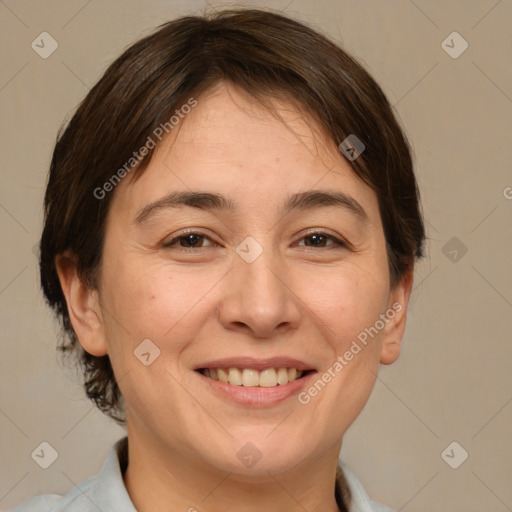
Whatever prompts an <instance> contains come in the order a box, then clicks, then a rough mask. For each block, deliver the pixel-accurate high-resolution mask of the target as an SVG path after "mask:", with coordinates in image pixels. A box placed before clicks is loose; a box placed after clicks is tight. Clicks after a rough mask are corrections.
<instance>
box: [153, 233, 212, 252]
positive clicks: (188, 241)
mask: <svg viewBox="0 0 512 512" xmlns="http://www.w3.org/2000/svg"><path fill="white" fill-rule="evenodd" d="M205 240H210V239H209V238H208V237H207V236H206V235H203V234H202V233H198V232H195V231H194V232H189V233H185V234H181V235H179V236H177V237H175V238H173V239H172V240H170V241H169V242H165V243H164V244H163V247H166V248H169V247H173V246H177V248H178V249H181V248H182V249H202V248H203V247H205V246H204V245H202V242H203V241H205Z"/></svg>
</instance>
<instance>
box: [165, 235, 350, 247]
mask: <svg viewBox="0 0 512 512" xmlns="http://www.w3.org/2000/svg"><path fill="white" fill-rule="evenodd" d="M190 235H198V236H200V237H203V238H207V239H208V240H210V241H212V240H211V238H210V237H209V236H208V235H206V234H205V233H202V232H201V231H194V230H190V231H184V232H183V233H181V234H180V235H179V236H177V237H174V238H173V239H172V240H169V242H165V243H164V244H163V245H162V246H163V247H164V248H165V249H170V248H171V247H172V246H173V245H175V242H178V241H179V240H181V239H186V238H187V236H190ZM313 235H320V236H322V237H325V238H327V239H329V240H332V241H333V242H334V243H335V245H334V246H330V247H331V248H333V249H346V248H348V245H347V244H346V243H345V242H343V241H342V240H340V239H338V238H336V237H334V236H332V235H330V234H328V233H326V232H324V231H310V232H309V233H306V234H305V235H304V236H302V237H301V238H300V239H299V240H303V239H305V238H308V237H311V236H313ZM336 246H337V247H336ZM309 248H312V249H314V248H315V247H314V246H309ZM320 248H321V249H328V248H329V246H327V247H320ZM201 249H206V247H199V248H196V249H194V247H176V249H175V250H178V251H182V252H191V251H192V252H198V251H200V250H201Z"/></svg>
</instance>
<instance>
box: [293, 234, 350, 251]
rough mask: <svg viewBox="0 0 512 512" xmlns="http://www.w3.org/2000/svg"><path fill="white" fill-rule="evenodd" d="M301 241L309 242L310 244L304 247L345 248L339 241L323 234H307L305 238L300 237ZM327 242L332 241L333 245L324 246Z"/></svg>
mask: <svg viewBox="0 0 512 512" xmlns="http://www.w3.org/2000/svg"><path fill="white" fill-rule="evenodd" d="M301 240H309V241H310V243H305V244H304V245H305V246H306V247H329V246H331V247H336V246H339V247H346V244H345V243H344V242H342V241H341V240H339V239H337V238H335V237H333V236H331V235H328V234H326V233H323V232H313V233H308V234H307V235H306V236H304V237H302V238H301ZM329 240H331V241H333V242H334V243H333V244H329V245H326V244H327V242H328V241H329Z"/></svg>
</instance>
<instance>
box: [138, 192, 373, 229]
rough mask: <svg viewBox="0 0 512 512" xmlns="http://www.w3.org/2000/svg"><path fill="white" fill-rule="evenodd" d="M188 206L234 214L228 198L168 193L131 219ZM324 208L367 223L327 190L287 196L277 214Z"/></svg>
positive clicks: (353, 205)
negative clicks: (350, 215)
mask: <svg viewBox="0 0 512 512" xmlns="http://www.w3.org/2000/svg"><path fill="white" fill-rule="evenodd" d="M183 206H188V207H192V208H199V209H201V210H206V211H208V210H216V211H226V212H235V211H236V203H235V201H234V200H233V199H232V198H231V197H229V196H224V195H222V194H218V193H212V192H199V191H185V192H171V193H170V194H168V195H166V196H164V197H162V198H160V199H157V200H156V201H154V202H152V203H149V204H148V205H146V206H144V207H143V208H142V209H141V210H140V211H139V213H138V215H137V217H136V218H135V221H134V223H135V224H143V223H145V222H147V221H148V220H149V219H150V217H152V216H153V215H154V214H155V213H157V212H158V211H161V210H167V209H172V208H181V207H183ZM326 206H337V207H340V208H343V209H344V210H346V211H347V212H349V213H351V214H352V215H354V216H355V217H356V218H357V219H358V220H360V221H362V222H363V223H366V222H368V220H369V217H368V214H367V213H366V211H365V210H364V208H363V207H362V206H361V204H360V203H358V202H357V201H356V200H355V199H354V198H353V197H351V196H349V195H347V194H345V193H344V192H333V191H328V190H308V191H307V192H299V193H296V194H292V195H291V196H289V197H288V198H287V200H286V202H285V203H284V205H283V206H282V207H281V208H280V214H281V215H283V216H284V215H286V214H287V213H290V212H292V211H303V210H311V209H313V208H320V207H326Z"/></svg>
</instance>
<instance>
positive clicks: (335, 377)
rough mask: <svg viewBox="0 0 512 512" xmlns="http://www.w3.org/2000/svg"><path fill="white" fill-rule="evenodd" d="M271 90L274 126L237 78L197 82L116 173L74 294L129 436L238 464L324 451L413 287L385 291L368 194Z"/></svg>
mask: <svg viewBox="0 0 512 512" xmlns="http://www.w3.org/2000/svg"><path fill="white" fill-rule="evenodd" d="M277 105H278V106H279V112H280V114H281V115H282V117H283V119H284V120H285V121H286V123H283V122H281V121H279V120H278V119H276V118H275V117H273V116H272V115H271V114H270V113H269V112H268V111H266V110H265V109H263V108H262V107H261V106H258V104H257V103H255V102H254V101H253V100H252V99H251V98H250V97H248V96H247V95H246V94H245V93H243V92H241V91H239V90H238V89H236V88H234V87H233V86H226V85H225V84H220V85H218V86H217V87H215V88H214V89H211V90H210V91H208V93H206V94H204V95H203V96H201V97H198V98H197V106H195V107H194V108H193V109H191V111H190V113H189V114H188V115H187V116H186V117H185V118H184V119H182V120H181V121H180V123H181V124H180V125H179V126H178V127H175V128H174V129H173V131H172V132H171V133H170V136H169V137H168V139H167V140H165V139H164V141H163V142H162V143H161V144H160V145H159V146H158V148H157V151H156V153H155V154H154V157H153V159H152V161H151V163H150V165H149V167H148V168H147V170H146V171H145V172H144V173H143V174H142V175H141V176H140V177H139V178H138V179H137V180H133V179H132V177H130V176H129V177H126V178H125V179H124V180H123V181H122V182H121V183H120V184H119V185H118V186H117V187H116V190H115V196H114V198H113V202H112V204H111V209H110V212H109V216H108V220H107V227H106V236H105V245H104V252H103V257H102V265H101V272H100V279H99V286H98V290H95V291H89V292H84V294H83V297H85V298H84V304H85V303H86V304H88V305H89V306H90V314H89V316H87V315H83V317H80V314H78V313H77V312H76V311H75V310H77V309H78V308H70V309H72V311H71V315H72V320H73V324H74V326H75V330H76V331H77V334H78V337H79V339H80V342H81V343H82V345H83V346H84V348H85V349H86V350H87V351H89V352H91V353H93V354H95V355H102V354H106V353H108V354H109V356H110V358H111V361H112V365H113V368H114V372H115V376H116V378H117V380H118V383H119V387H120V388H121V391H122V393H123V395H124V400H125V404H126V412H127V423H128V434H129V436H132V437H131V438H133V439H135V438H137V439H141V440H142V439H146V440H148V439H151V440H153V443H154V444H156V445H158V446H160V447H161V448H162V450H163V451H164V452H165V451H168V453H171V452H172V453H173V454H174V455H175V456H182V457H183V459H184V460H185V459H186V460H188V461H191V462H193V461H198V463H199V461H201V464H202V465H208V466H211V467H212V468H216V469H219V470H222V471H230V472H232V473H236V474H240V475H242V474H244V473H248V472H250V473H251V475H255V474H257V473H258V472H260V473H261V474H263V473H265V472H266V471H270V472H273V471H276V470H281V471H283V470H286V469H287V468H292V467H295V466H296V465H297V464H299V465H300V464H312V463H313V462H314V461H315V460H319V459H320V458H322V457H324V456H326V454H327V453H331V454H332V453H335V454H336V457H337V454H338V452H339V448H340V446H341V441H342V437H343V434H344V432H345V431H346V429H347V428H348V426H349V425H350V424H351V423H352V422H353V420H354V419H355V418H356V416H357V415H358V414H359V412H360V411H361V409H362V408H363V406H364V404H365V403H366V401H367V399H368V397H369V394H370V392H371V389H372V387H373V385H374V382H375V378H376V373H377V371H378V365H379V363H380V362H382V363H386V364H388V363H390V362H393V361H394V360H395V359H396V357H398V354H399V346H400V340H401V338H402V335H403V329H404V323H405V311H406V306H407V300H408V292H409V290H410V283H409V284H408V283H407V282H403V283H400V284H399V285H398V286H397V287H395V288H394V289H392V290H390V281H389V272H388V260H387V255H386V248H385V238H384V233H383V229H382V224H381V219H380V215H379V210H378V202H377V196H376V194H375V193H374V192H373V191H372V190H371V189H370V188H369V187H368V186H367V185H366V184H365V183H364V182H363V181H362V180H360V179H359V178H358V177H357V175H356V174H355V173H354V171H353V170H352V169H351V167H350V165H349V163H348V162H347V161H346V160H344V158H343V156H342V155H341V154H340V153H339V151H338V150H337V148H336V145H335V144H333V143H332V142H329V140H328V139H327V137H325V136H324V135H323V134H322V133H321V131H320V130H319V128H318V126H317V125H316V124H315V123H314V122H313V121H312V120H311V119H309V118H308V117H306V116H305V115H303V114H301V113H300V112H298V111H297V110H295V109H294V108H292V106H291V105H287V104H285V103H279V104H277ZM199 192H200V193H201V194H203V195H202V196H195V198H190V197H189V199H188V200H185V201H184V202H183V201H180V200H179V199H180V197H181V199H183V196H179V195H178V194H180V193H187V194H192V193H199ZM171 194H173V195H171ZM206 194H212V195H215V197H213V198H212V197H210V196H207V195H206ZM219 198H220V199H219ZM62 275H63V273H62V272H61V276H62ZM63 280H64V281H65V278H64V279H63ZM87 294H89V295H87ZM71 295H72V294H71ZM77 295H79V294H77ZM87 297H88V298H87ZM71 300H72V299H71ZM87 301H88V302H87ZM397 304H398V306H397ZM364 333H366V336H365V334H364ZM370 333H371V334H370ZM144 340H146V341H144ZM148 340H150V341H148ZM363 340H364V341H363ZM141 343H142V345H141ZM356 347H357V348H359V350H358V349H357V348H356ZM350 354H352V356H350ZM205 368H209V369H210V370H209V372H211V374H210V376H208V374H206V375H205V373H207V372H204V371H203V372H202V371H201V370H202V369H205ZM219 368H223V369H224V371H222V370H219ZM229 368H238V369H240V372H238V371H237V370H232V371H231V372H230V371H229V370H228V369H229ZM273 368H274V369H276V371H275V370H272V369H273ZM279 368H285V369H286V370H279ZM244 369H245V370H246V371H243V370H244ZM294 369H296V370H300V371H301V372H302V377H301V378H300V379H297V378H296V380H294V377H293V375H294V373H295V370H294ZM256 370H260V372H257V371H256ZM274 371H275V373H274ZM300 375H301V373H300V372H299V373H298V374H297V376H296V377H298V376H300ZM329 376H330V378H329ZM278 378H279V384H277V382H276V380H277V379H278ZM226 379H228V382H227V383H226V382H222V381H223V380H226ZM239 379H242V381H243V383H245V384H247V385H243V384H242V385H237V384H239V382H240V381H239ZM287 380H288V381H289V382H288V383H286V381H287ZM315 383H316V384H315ZM315 390H316V391H315ZM247 443H251V444H250V445H249V444H247ZM245 455H249V456H251V455H253V456H254V455H256V456H257V457H259V456H261V458H260V460H259V461H258V463H257V465H255V466H254V468H249V465H248V464H247V463H246V462H244V460H245V459H243V457H244V456H245Z"/></svg>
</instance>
